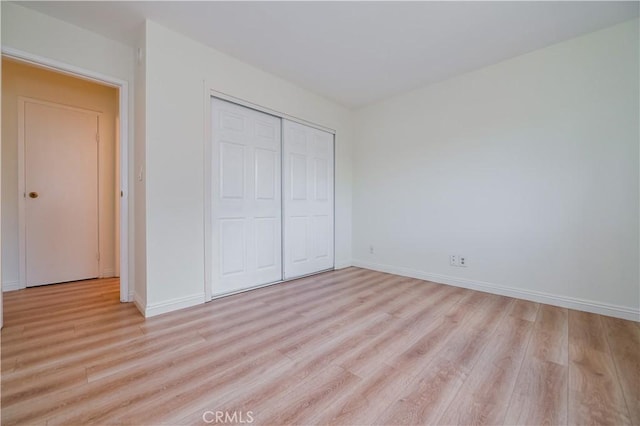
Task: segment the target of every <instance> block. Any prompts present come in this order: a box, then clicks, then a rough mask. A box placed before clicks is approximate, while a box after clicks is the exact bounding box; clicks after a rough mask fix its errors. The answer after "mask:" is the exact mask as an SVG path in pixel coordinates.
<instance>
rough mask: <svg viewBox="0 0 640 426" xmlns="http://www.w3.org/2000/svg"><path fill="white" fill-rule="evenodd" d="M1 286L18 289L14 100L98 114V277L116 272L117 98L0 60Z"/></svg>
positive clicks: (87, 85)
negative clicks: (0, 171) (41, 102)
mask: <svg viewBox="0 0 640 426" xmlns="http://www.w3.org/2000/svg"><path fill="white" fill-rule="evenodd" d="M2 68H3V73H2V114H3V116H2V122H3V124H4V126H3V127H2V229H3V235H2V237H3V238H2V281H3V290H4V291H7V290H11V289H14V288H16V287H17V286H18V284H19V283H18V280H19V270H18V264H19V262H18V261H19V257H18V255H19V253H18V196H19V194H18V164H17V163H18V161H17V157H18V152H17V149H18V140H17V136H18V132H17V131H18V128H17V126H18V97H20V96H24V97H29V98H34V99H39V100H44V101H49V102H54V103H59V104H63V105H68V106H73V107H78V108H86V109H90V110H94V111H99V112H101V113H102V114H103V121H102V123H101V126H100V141H101V143H100V148H99V161H100V164H99V171H100V174H99V191H100V194H99V197H100V254H101V271H100V273H101V274H102V275H103V276H113V275H114V274H116V273H117V270H116V267H117V264H116V247H115V244H116V242H117V240H116V238H115V237H116V222H115V217H116V215H115V213H116V207H117V206H116V204H115V203H116V197H115V194H116V186H115V182H116V168H115V167H116V162H115V154H116V139H115V138H116V117H117V116H118V93H117V90H116V89H114V88H110V87H106V86H102V85H99V84H96V83H92V82H89V81H84V80H80V79H77V78H73V77H69V76H65V75H62V74H58V73H55V72H52V71H48V70H44V69H40V68H35V67H32V66H29V65H26V64H22V63H18V62H14V61H11V60H7V59H3V60H2Z"/></svg>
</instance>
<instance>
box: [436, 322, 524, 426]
mask: <svg viewBox="0 0 640 426" xmlns="http://www.w3.org/2000/svg"><path fill="white" fill-rule="evenodd" d="M531 329H532V324H531V322H529V321H525V320H521V319H519V318H515V317H511V316H507V317H505V318H504V319H503V320H502V322H501V324H500V325H499V328H498V330H497V331H496V334H494V335H493V336H492V337H491V339H490V341H489V343H488V345H487V347H486V349H485V351H484V352H483V354H482V357H481V359H480V360H479V361H478V362H477V363H476V364H475V366H474V367H473V370H472V371H471V373H470V374H469V377H467V379H466V380H465V382H464V386H463V387H462V388H461V389H460V390H459V391H458V393H457V394H456V396H455V400H454V401H452V402H451V404H450V405H449V407H448V409H447V410H446V411H445V412H444V414H443V415H442V417H441V418H440V419H438V420H437V423H440V424H502V423H503V422H504V418H505V414H506V411H507V408H508V404H509V399H510V397H511V393H512V392H513V388H514V385H515V381H516V378H517V375H518V373H519V371H520V365H521V363H522V358H523V356H524V354H525V351H526V348H527V344H528V342H529V338H530V336H531Z"/></svg>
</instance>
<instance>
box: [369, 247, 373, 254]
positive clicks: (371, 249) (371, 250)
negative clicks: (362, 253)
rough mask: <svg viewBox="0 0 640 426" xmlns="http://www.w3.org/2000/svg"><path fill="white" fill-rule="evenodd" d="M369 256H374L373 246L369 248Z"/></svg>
mask: <svg viewBox="0 0 640 426" xmlns="http://www.w3.org/2000/svg"><path fill="white" fill-rule="evenodd" d="M369 254H373V246H369Z"/></svg>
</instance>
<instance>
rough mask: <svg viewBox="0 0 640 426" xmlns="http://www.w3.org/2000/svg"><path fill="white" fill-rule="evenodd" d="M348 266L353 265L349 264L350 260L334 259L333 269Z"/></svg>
mask: <svg viewBox="0 0 640 426" xmlns="http://www.w3.org/2000/svg"><path fill="white" fill-rule="evenodd" d="M350 266H353V265H352V264H351V261H350V260H340V261H338V260H336V264H335V266H334V269H336V270H337V269H344V268H348V267H350Z"/></svg>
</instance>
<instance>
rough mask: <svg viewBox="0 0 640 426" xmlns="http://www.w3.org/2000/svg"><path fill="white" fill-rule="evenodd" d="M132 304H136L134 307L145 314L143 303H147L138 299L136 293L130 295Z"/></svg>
mask: <svg viewBox="0 0 640 426" xmlns="http://www.w3.org/2000/svg"><path fill="white" fill-rule="evenodd" d="M131 300H133V304H134V305H136V308H138V310H139V311H140V313H141V314H142V316H145V314H144V311H145V305H146V304H147V303H146V302H145V301H144V300H142V299H140V298H139V297H138V295H137V294H133V295H132V299H131Z"/></svg>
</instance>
